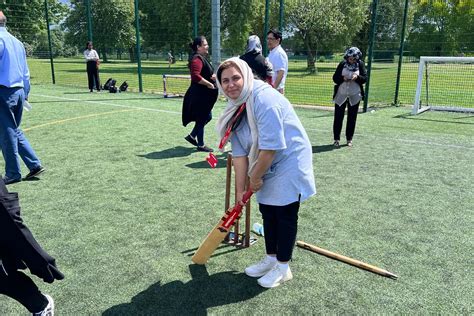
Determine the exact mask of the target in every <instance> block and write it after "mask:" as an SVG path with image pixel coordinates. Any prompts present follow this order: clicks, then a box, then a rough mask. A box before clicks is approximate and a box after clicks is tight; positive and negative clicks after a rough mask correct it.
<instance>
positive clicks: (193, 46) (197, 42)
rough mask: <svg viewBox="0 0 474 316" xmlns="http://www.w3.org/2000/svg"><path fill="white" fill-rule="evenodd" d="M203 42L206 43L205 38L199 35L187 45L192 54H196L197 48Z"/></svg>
mask: <svg viewBox="0 0 474 316" xmlns="http://www.w3.org/2000/svg"><path fill="white" fill-rule="evenodd" d="M204 41H206V38H205V37H204V36H203V35H201V36H198V37H196V38H194V40H193V41H192V42H191V43H189V47H190V48H191V49H192V50H193V53H196V52H197V49H198V46H202V42H204Z"/></svg>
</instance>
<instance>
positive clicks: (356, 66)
mask: <svg viewBox="0 0 474 316" xmlns="http://www.w3.org/2000/svg"><path fill="white" fill-rule="evenodd" d="M332 80H333V81H334V83H335V84H336V85H335V86H334V95H333V99H334V103H335V108H334V123H333V133H334V146H335V147H339V146H340V145H339V140H340V136H341V129H342V122H343V121H344V112H345V110H346V105H347V124H346V139H347V146H349V147H352V137H353V136H354V130H355V126H356V120H357V112H358V111H359V104H360V101H361V100H363V99H364V86H363V84H364V83H365V82H366V81H367V72H366V70H365V65H364V62H363V61H362V53H361V51H360V50H359V49H358V48H357V47H351V48H349V49H348V50H346V52H345V54H344V60H343V61H342V62H340V63H339V65H338V66H337V68H336V71H335V72H334V75H333V76H332Z"/></svg>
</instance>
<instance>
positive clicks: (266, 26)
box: [263, 0, 270, 56]
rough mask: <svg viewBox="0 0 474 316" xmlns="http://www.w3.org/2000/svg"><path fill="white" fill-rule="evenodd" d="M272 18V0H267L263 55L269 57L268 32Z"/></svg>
mask: <svg viewBox="0 0 474 316" xmlns="http://www.w3.org/2000/svg"><path fill="white" fill-rule="evenodd" d="M269 18H270V0H265V24H264V25H263V55H264V56H268V47H267V32H268V20H269Z"/></svg>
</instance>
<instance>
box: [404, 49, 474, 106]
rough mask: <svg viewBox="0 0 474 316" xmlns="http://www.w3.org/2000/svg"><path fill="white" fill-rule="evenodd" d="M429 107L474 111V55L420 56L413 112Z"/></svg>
mask: <svg viewBox="0 0 474 316" xmlns="http://www.w3.org/2000/svg"><path fill="white" fill-rule="evenodd" d="M423 83H424V84H423ZM426 110H439V111H455V112H474V57H439V56H421V57H420V63H419V65H418V80H417V84H416V94H415V101H414V103H413V109H412V114H413V115H416V114H419V113H422V112H424V111H426Z"/></svg>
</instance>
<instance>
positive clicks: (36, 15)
mask: <svg viewBox="0 0 474 316" xmlns="http://www.w3.org/2000/svg"><path fill="white" fill-rule="evenodd" d="M0 10H2V11H3V13H4V14H5V16H6V17H7V27H8V31H9V32H10V33H12V34H13V35H14V36H15V37H17V38H18V39H19V40H20V41H22V42H23V44H24V45H25V48H26V50H27V52H28V53H32V52H33V51H35V50H36V49H37V47H38V45H40V41H39V38H38V34H41V33H43V34H45V33H46V18H45V6H44V0H28V1H26V0H23V1H18V0H16V1H15V0H4V1H2V2H0ZM48 10H49V12H48V14H49V20H50V24H58V23H59V22H60V21H61V20H63V19H64V17H65V16H66V14H67V12H68V7H67V6H66V5H64V4H61V3H59V2H58V1H56V0H48ZM46 43H47V38H46Z"/></svg>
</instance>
